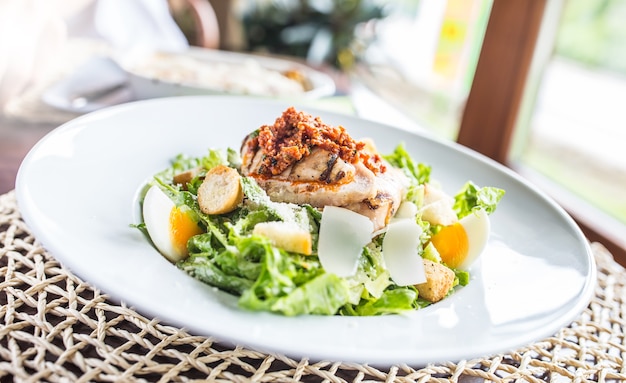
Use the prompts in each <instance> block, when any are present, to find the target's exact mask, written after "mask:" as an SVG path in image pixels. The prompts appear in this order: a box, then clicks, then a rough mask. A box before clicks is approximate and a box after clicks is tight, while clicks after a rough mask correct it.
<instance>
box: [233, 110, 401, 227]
mask: <svg viewBox="0 0 626 383" xmlns="http://www.w3.org/2000/svg"><path fill="white" fill-rule="evenodd" d="M241 157H242V166H241V170H242V173H243V174H244V175H247V176H250V177H253V178H255V179H256V181H257V182H258V184H259V185H260V186H261V187H262V188H263V189H265V191H266V192H267V194H268V196H269V197H270V198H271V199H272V200H274V201H277V202H291V203H297V204H310V205H312V206H314V207H318V208H322V207H324V206H326V205H333V206H341V207H345V208H348V209H351V210H354V211H356V212H358V213H360V214H363V215H365V216H367V217H369V218H370V219H371V220H372V222H373V223H374V226H375V230H378V229H380V228H382V227H384V226H385V225H386V224H387V223H388V221H389V219H390V218H391V217H392V216H393V214H395V212H396V210H397V208H398V206H399V205H400V202H401V200H402V195H403V193H404V190H405V187H406V178H405V176H404V174H402V173H401V172H400V171H398V170H397V169H395V168H392V167H390V166H387V164H386V163H385V162H384V160H383V159H382V158H381V157H380V155H378V154H377V153H376V152H375V150H373V149H372V147H371V145H366V143H364V142H357V141H355V140H354V139H352V138H351V137H350V136H349V135H348V133H347V132H346V131H345V129H344V128H343V127H341V126H339V127H333V126H329V125H326V124H325V123H323V122H322V121H321V120H320V118H319V117H317V118H313V117H312V116H310V115H308V114H305V113H303V112H298V111H296V110H295V109H294V108H293V107H291V108H288V109H287V110H285V111H284V112H283V114H282V115H281V116H280V117H279V118H277V119H276V122H275V123H274V124H273V125H264V126H262V127H261V128H259V129H258V130H257V131H255V132H253V133H252V134H250V135H249V136H248V137H246V139H245V140H244V142H243V144H242V147H241Z"/></svg>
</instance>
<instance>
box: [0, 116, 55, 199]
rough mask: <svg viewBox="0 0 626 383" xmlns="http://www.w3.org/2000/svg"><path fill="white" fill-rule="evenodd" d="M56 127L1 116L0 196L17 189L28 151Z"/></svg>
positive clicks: (49, 124)
mask: <svg viewBox="0 0 626 383" xmlns="http://www.w3.org/2000/svg"><path fill="white" fill-rule="evenodd" d="M55 127H56V124H54V123H52V124H51V123H31V122H24V121H17V120H13V119H10V118H7V117H6V116H3V115H1V114H0V194H3V193H6V192H8V191H10V190H13V189H14V188H15V177H16V175H17V171H18V169H19V167H20V164H21V163H22V160H23V159H24V157H25V156H26V154H27V153H28V151H29V150H30V149H31V148H32V147H33V146H34V145H35V144H36V143H37V141H39V140H40V139H41V138H42V137H43V136H45V135H46V134H47V133H48V132H50V131H51V130H52V129H54V128H55Z"/></svg>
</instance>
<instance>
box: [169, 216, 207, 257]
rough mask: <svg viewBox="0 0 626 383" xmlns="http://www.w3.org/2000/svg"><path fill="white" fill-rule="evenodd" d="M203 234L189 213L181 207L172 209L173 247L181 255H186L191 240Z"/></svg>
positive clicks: (171, 236)
mask: <svg viewBox="0 0 626 383" xmlns="http://www.w3.org/2000/svg"><path fill="white" fill-rule="evenodd" d="M201 233H202V229H200V227H199V226H198V224H197V223H196V222H195V221H194V220H193V219H191V217H190V216H189V214H188V213H187V212H185V211H183V210H182V209H180V208H179V207H174V208H173V209H172V211H171V212H170V238H171V240H172V245H173V246H174V248H175V249H176V251H177V252H178V253H179V254H185V255H186V254H187V241H189V238H191V237H193V236H194V235H197V234H201Z"/></svg>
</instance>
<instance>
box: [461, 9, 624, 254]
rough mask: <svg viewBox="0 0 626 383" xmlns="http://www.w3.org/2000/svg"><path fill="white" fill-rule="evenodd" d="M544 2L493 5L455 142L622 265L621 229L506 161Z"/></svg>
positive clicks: (542, 26) (582, 203) (536, 40)
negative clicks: (559, 211) (521, 185)
mask: <svg viewBox="0 0 626 383" xmlns="http://www.w3.org/2000/svg"><path fill="white" fill-rule="evenodd" d="M549 1H550V0H520V1H508V0H494V2H493V5H492V9H491V14H490V17H489V22H488V24H487V28H486V30H485V36H484V41H483V45H482V48H481V52H480V56H479V59H478V63H477V67H476V72H475V75H474V80H473V82H472V87H471V89H470V93H469V95H468V99H467V102H466V105H465V109H464V111H463V116H462V119H461V125H460V129H459V133H458V137H457V141H458V143H460V144H462V145H465V146H467V147H470V148H472V149H474V150H476V151H478V152H480V153H482V154H484V155H486V156H488V157H491V158H492V159H494V160H496V161H498V162H500V163H502V164H504V165H506V166H509V167H511V168H513V169H514V170H516V171H517V172H518V173H520V174H521V175H522V176H524V177H526V178H527V179H529V180H530V181H531V182H533V183H534V184H536V185H538V186H539V187H541V188H542V189H543V190H544V191H545V192H546V193H547V194H549V195H551V197H552V198H554V200H555V201H557V202H558V203H559V204H560V205H561V206H563V207H564V209H565V210H566V211H567V212H568V213H569V214H570V215H571V216H572V217H573V218H574V219H575V220H576V222H577V223H578V225H579V226H580V227H581V229H582V231H583V232H584V233H585V235H586V236H587V238H588V239H589V240H590V241H598V242H600V243H602V244H603V245H604V246H606V247H607V249H608V250H609V251H611V253H612V254H613V256H614V257H615V259H616V261H617V262H618V263H620V264H621V265H626V238H624V235H623V234H620V233H619V231H621V230H623V225H621V224H620V223H618V222H616V221H613V220H611V219H610V218H608V217H607V216H606V215H604V214H602V213H601V212H599V211H597V210H596V209H593V208H590V207H589V205H588V204H587V203H585V202H582V201H580V200H579V199H577V198H576V197H573V195H571V194H570V193H568V192H567V191H565V190H564V189H563V188H561V187H558V186H557V185H555V184H554V183H552V182H551V181H550V180H548V179H547V178H545V177H542V176H539V175H538V174H537V173H536V172H533V171H532V170H530V169H529V168H524V167H520V166H518V165H516V164H515V163H514V162H513V161H512V160H511V155H510V153H511V146H512V141H513V138H514V136H515V130H516V128H517V127H518V125H519V123H518V121H519V114H520V110H521V108H522V104H523V101H524V96H525V92H527V91H528V83H529V81H528V80H529V73H530V70H531V65H532V63H533V58H535V57H536V55H537V54H538V51H537V48H538V41H539V38H540V36H541V34H542V33H544V32H545V31H543V30H542V28H545V25H544V24H543V21H544V17H545V16H546V12H547V10H548V6H549V4H548V3H549Z"/></svg>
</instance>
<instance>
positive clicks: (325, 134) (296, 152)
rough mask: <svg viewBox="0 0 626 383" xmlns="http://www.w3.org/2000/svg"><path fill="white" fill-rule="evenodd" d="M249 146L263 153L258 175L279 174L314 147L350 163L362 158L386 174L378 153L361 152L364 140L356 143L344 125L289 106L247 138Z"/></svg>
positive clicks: (373, 167)
mask: <svg viewBox="0 0 626 383" xmlns="http://www.w3.org/2000/svg"><path fill="white" fill-rule="evenodd" d="M248 145H249V146H250V147H249V149H252V150H257V149H259V148H260V149H261V150H263V153H264V158H263V162H262V165H261V166H260V168H259V169H258V174H261V175H266V176H272V175H278V174H280V173H282V172H283V171H285V170H286V169H287V168H289V167H290V166H291V165H293V164H294V163H296V162H297V161H300V160H302V159H303V158H305V157H306V156H308V155H309V154H310V153H311V150H312V149H313V148H314V147H318V148H321V149H324V150H327V151H329V152H331V153H333V154H335V155H337V156H339V157H340V158H341V159H342V160H344V161H346V162H348V163H355V162H357V161H359V160H361V161H362V162H363V164H364V165H365V166H366V167H368V168H369V169H370V170H372V171H373V172H374V173H379V172H380V173H384V172H385V170H386V169H385V166H384V164H383V162H382V160H381V158H380V156H378V155H377V154H369V153H367V152H362V151H361V150H362V149H363V148H364V147H365V144H364V143H363V142H357V141H355V140H354V139H352V137H350V135H348V133H347V132H346V131H345V129H344V128H343V127H342V126H337V127H334V126H330V125H327V124H325V123H324V122H322V120H321V119H320V118H319V117H315V118H314V117H313V116H311V115H309V114H306V113H303V112H298V111H296V109H295V108H293V107H290V108H288V109H287V110H285V111H284V112H283V114H282V115H281V116H280V117H278V118H277V119H276V121H275V122H274V125H263V126H261V127H260V128H259V130H258V134H257V136H256V137H254V138H253V139H251V140H249V141H248Z"/></svg>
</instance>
